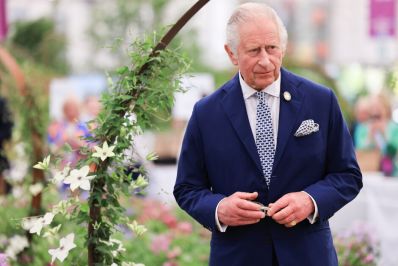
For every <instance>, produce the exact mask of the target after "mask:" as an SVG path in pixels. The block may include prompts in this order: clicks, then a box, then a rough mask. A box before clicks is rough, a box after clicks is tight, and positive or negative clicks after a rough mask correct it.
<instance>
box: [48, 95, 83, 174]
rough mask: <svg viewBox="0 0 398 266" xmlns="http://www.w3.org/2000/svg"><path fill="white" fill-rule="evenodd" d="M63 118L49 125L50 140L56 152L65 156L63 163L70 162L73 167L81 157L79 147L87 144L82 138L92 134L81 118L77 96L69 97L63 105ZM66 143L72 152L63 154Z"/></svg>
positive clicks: (51, 147)
mask: <svg viewBox="0 0 398 266" xmlns="http://www.w3.org/2000/svg"><path fill="white" fill-rule="evenodd" d="M62 111H63V118H62V119H61V120H60V121H53V122H52V123H51V124H50V126H49V127H48V142H49V144H50V149H51V150H52V152H54V153H58V154H61V155H62V156H64V158H63V161H62V164H63V165H65V164H67V163H70V164H71V166H72V167H73V166H74V165H76V163H77V161H78V160H79V159H80V158H81V155H80V154H79V148H80V147H81V146H84V145H87V143H86V142H85V141H84V140H83V139H82V138H84V137H88V136H89V135H90V132H89V129H88V128H87V125H86V124H85V123H84V122H82V121H81V118H80V103H79V101H78V99H77V98H75V97H69V98H67V99H66V100H65V101H64V103H63V106H62ZM64 144H69V146H70V147H71V148H72V150H73V151H72V152H71V153H66V154H62V147H63V146H64Z"/></svg>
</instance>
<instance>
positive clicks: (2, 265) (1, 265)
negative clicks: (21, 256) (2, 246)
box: [0, 253, 9, 266]
mask: <svg viewBox="0 0 398 266" xmlns="http://www.w3.org/2000/svg"><path fill="white" fill-rule="evenodd" d="M0 266H9V264H8V260H7V256H6V254H4V253H0Z"/></svg>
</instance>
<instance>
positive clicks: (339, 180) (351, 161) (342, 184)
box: [305, 92, 362, 221]
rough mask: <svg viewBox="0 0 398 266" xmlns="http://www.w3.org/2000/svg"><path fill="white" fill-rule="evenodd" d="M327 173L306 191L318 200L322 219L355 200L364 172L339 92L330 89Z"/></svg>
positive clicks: (327, 217)
mask: <svg viewBox="0 0 398 266" xmlns="http://www.w3.org/2000/svg"><path fill="white" fill-rule="evenodd" d="M330 94H331V95H330V98H331V104H330V106H331V107H330V108H331V110H330V113H329V114H330V117H329V125H328V126H329V128H328V136H327V154H326V156H327V158H326V162H327V163H326V166H325V172H326V175H325V176H324V178H323V179H321V180H320V181H318V182H317V183H315V184H313V185H311V186H309V187H307V188H306V189H305V191H306V192H307V193H308V194H310V195H311V196H312V197H313V198H314V200H315V201H316V203H317V206H318V211H319V219H320V220H321V221H322V220H327V219H329V218H330V217H332V216H333V214H334V213H335V212H336V211H338V210H339V209H341V208H342V207H343V206H344V205H345V204H347V203H348V202H350V201H351V200H353V199H354V198H355V197H356V195H357V194H358V193H359V191H360V189H361V188H362V175H361V171H360V169H359V166H358V163H357V161H356V158H355V150H354V147H353V144H352V139H351V136H350V134H349V131H348V128H347V126H346V124H345V122H344V119H343V116H342V113H341V110H340V108H339V105H338V103H337V99H336V97H335V95H334V94H333V93H332V92H330Z"/></svg>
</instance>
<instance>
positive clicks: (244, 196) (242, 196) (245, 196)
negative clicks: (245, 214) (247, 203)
mask: <svg viewBox="0 0 398 266" xmlns="http://www.w3.org/2000/svg"><path fill="white" fill-rule="evenodd" d="M235 195H236V196H237V197H238V198H240V199H245V200H255V199H256V198H257V197H258V193H257V192H252V193H247V192H236V193H235Z"/></svg>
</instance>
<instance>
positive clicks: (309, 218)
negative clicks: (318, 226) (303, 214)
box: [303, 191, 318, 224]
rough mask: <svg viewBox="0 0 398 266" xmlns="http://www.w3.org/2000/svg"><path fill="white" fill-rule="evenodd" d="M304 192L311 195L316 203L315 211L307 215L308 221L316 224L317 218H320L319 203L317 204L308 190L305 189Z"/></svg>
mask: <svg viewBox="0 0 398 266" xmlns="http://www.w3.org/2000/svg"><path fill="white" fill-rule="evenodd" d="M303 192H304V193H306V194H307V195H308V196H310V198H311V200H312V202H313V203H314V208H315V210H314V213H312V214H310V215H309V216H308V217H307V220H308V222H310V224H314V223H315V222H316V219H317V218H318V205H317V204H316V201H315V200H314V198H313V197H312V196H311V195H310V194H308V193H307V192H305V191H303Z"/></svg>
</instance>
